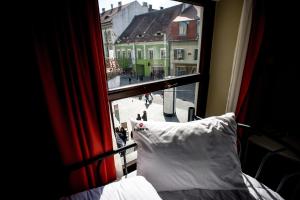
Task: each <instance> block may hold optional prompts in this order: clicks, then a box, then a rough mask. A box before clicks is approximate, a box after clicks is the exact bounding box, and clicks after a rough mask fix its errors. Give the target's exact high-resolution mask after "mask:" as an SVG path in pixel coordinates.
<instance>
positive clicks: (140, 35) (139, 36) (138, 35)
mask: <svg viewBox="0 0 300 200" xmlns="http://www.w3.org/2000/svg"><path fill="white" fill-rule="evenodd" d="M136 37H137V38H142V37H144V35H142V34H137V35H136Z"/></svg>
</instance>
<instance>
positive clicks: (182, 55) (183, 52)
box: [173, 48, 185, 60]
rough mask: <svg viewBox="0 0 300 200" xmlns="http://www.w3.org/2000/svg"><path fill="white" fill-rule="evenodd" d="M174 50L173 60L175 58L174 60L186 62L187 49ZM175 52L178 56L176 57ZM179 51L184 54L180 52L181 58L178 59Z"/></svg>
mask: <svg viewBox="0 0 300 200" xmlns="http://www.w3.org/2000/svg"><path fill="white" fill-rule="evenodd" d="M173 50H174V51H173V54H174V55H173V58H174V60H184V59H185V49H183V48H175V49H173ZM175 51H176V56H175ZM179 51H182V52H180V55H181V57H180V58H179V57H178V55H179Z"/></svg>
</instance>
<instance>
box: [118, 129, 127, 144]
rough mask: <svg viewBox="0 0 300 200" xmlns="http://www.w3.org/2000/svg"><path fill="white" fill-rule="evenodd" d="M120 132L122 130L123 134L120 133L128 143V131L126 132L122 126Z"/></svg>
mask: <svg viewBox="0 0 300 200" xmlns="http://www.w3.org/2000/svg"><path fill="white" fill-rule="evenodd" d="M120 132H121V135H120V136H121V139H122V140H123V142H124V144H125V145H126V141H127V132H126V130H125V129H124V128H123V127H121V129H120Z"/></svg>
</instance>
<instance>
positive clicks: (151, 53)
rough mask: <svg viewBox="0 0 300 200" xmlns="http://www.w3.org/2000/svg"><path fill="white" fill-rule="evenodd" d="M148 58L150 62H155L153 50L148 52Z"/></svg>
mask: <svg viewBox="0 0 300 200" xmlns="http://www.w3.org/2000/svg"><path fill="white" fill-rule="evenodd" d="M148 58H149V59H150V60H153V49H149V50H148Z"/></svg>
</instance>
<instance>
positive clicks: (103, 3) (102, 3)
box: [98, 0, 181, 12]
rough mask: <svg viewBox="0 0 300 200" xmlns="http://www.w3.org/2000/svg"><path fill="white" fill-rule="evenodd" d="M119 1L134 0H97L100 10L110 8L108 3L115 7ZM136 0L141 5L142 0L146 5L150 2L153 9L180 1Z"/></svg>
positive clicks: (130, 0)
mask: <svg viewBox="0 0 300 200" xmlns="http://www.w3.org/2000/svg"><path fill="white" fill-rule="evenodd" d="M119 1H122V5H125V4H127V3H130V2H132V1H134V0H98V2H99V10H100V12H102V8H105V10H109V9H110V8H111V7H110V4H113V5H114V8H115V7H117V6H118V2H119ZM137 1H138V2H139V3H140V4H141V5H143V2H147V3H148V5H149V4H152V8H153V9H159V8H160V7H164V8H168V7H171V6H174V5H177V4H180V3H181V2H178V1H170V0H137Z"/></svg>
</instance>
